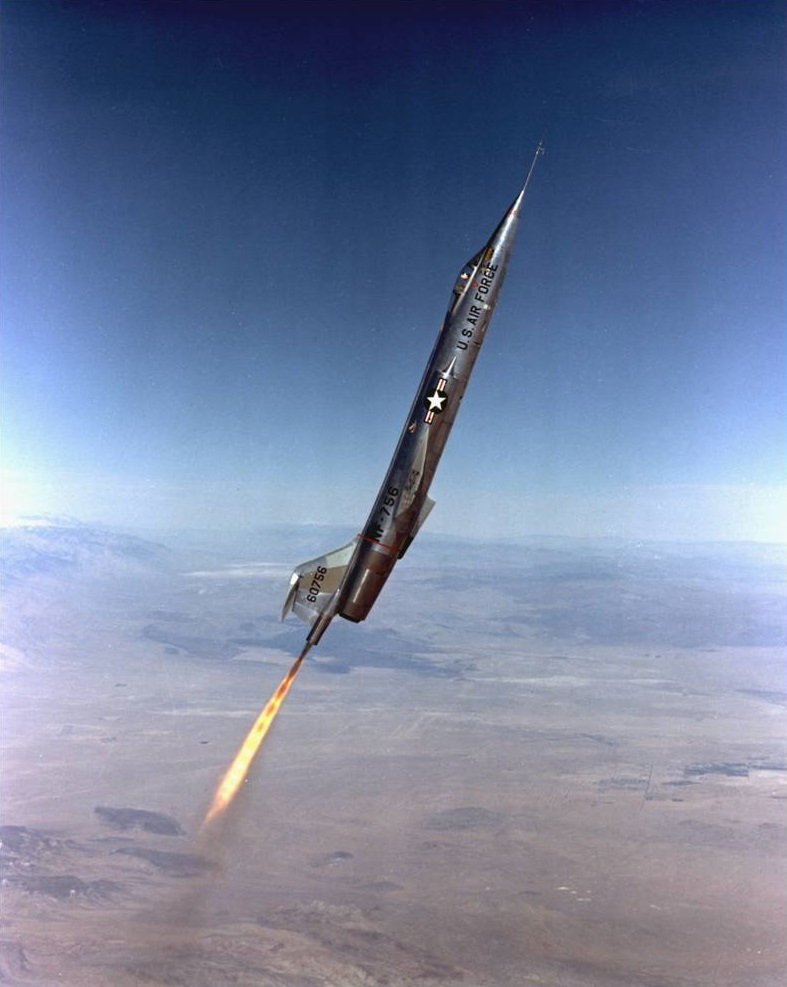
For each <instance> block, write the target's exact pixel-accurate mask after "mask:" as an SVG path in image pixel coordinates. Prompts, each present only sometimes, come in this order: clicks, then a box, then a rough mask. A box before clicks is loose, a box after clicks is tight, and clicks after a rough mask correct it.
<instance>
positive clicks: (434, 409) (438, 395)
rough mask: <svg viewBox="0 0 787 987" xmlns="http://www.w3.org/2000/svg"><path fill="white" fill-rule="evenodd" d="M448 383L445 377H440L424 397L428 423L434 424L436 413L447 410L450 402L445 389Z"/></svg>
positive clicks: (425, 418)
mask: <svg viewBox="0 0 787 987" xmlns="http://www.w3.org/2000/svg"><path fill="white" fill-rule="evenodd" d="M447 383H448V382H447V381H446V379H445V378H444V377H440V378H439V380H438V381H437V383H436V384H435V386H434V387H433V388H432V390H431V391H429V393H428V394H427V395H426V397H425V398H424V406H425V408H426V414H425V415H424V421H425V422H426V424H427V425H431V424H432V422H433V421H434V418H435V415H440V414H442V413H443V412H444V411H445V406H446V405H447V404H448V392H447V391H446V389H445V385H446V384H447Z"/></svg>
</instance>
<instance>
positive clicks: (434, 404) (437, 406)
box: [426, 392, 446, 411]
mask: <svg viewBox="0 0 787 987" xmlns="http://www.w3.org/2000/svg"><path fill="white" fill-rule="evenodd" d="M445 398H446V396H445V394H438V393H437V392H435V393H434V394H430V395H429V396H428V397H427V399H426V400H427V401H428V402H429V411H442V410H443V405H444V404H445Z"/></svg>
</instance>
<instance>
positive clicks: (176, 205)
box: [2, 0, 787, 547]
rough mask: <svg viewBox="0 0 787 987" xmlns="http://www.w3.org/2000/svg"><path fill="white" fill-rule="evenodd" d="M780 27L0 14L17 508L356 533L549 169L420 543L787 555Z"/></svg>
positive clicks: (681, 12)
mask: <svg viewBox="0 0 787 987" xmlns="http://www.w3.org/2000/svg"><path fill="white" fill-rule="evenodd" d="M786 11H787V8H786V7H785V4H783V3H759V2H748V0H747V2H727V3H724V2H721V3H718V2H714V3H701V2H690V3H681V2H669V3H667V2H628V3H599V2H592V3H562V2H559V0H555V2H550V3H546V2H542V3H525V2H523V3H519V2H503V3H500V2H488V3H475V2H474V3H462V2H457V3H440V2H428V3H419V2H406V3H405V2H402V3H346V4H345V3H318V2H309V3H304V4H300V3H297V2H287V3H245V4H230V3H221V2H210V3H190V2H179V3H155V2H145V3H142V2H139V3H122V2H117V0H113V2H111V3H103V2H79V0H72V2H65V3H50V2H40V0H5V2H4V3H3V6H2V55H3V62H2V64H3V70H2V71H3V86H2V128H3V131H2V138H3V166H2V183H3V184H2V194H3V214H2V235H3V264H2V293H3V303H2V304H3V326H4V331H3V335H4V345H3V350H4V382H5V383H4V388H3V390H4V418H5V440H4V449H5V452H4V460H5V468H6V470H7V471H8V477H9V484H8V490H9V492H10V494H9V502H10V504H11V508H12V509H14V508H15V509H17V510H21V511H26V512H39V511H49V512H57V513H69V514H72V515H76V516H78V517H83V518H85V519H88V520H94V519H98V520H103V521H106V522H107V523H111V524H116V525H122V526H132V525H138V524H144V525H153V524H156V525H162V526H172V525H202V524H205V525H215V526H230V527H245V526H254V525H257V524H260V523H264V522H267V521H292V522H299V521H318V522H321V521H326V522H335V523H346V524H348V525H351V526H352V525H360V524H361V523H362V521H363V519H364V517H365V513H366V511H367V509H368V507H369V506H370V503H371V500H372V497H373V495H374V493H375V492H376V489H377V485H378V483H379V482H380V480H381V479H382V474H383V471H384V469H385V467H386V465H387V463H388V459H389V457H390V454H391V452H392V451H393V446H394V444H395V441H396V438H397V436H398V434H399V430H400V428H401V425H402V421H403V419H404V416H405V414H406V412H407V408H408V406H409V403H410V400H411V398H412V395H413V392H414V390H415V387H416V384H417V382H418V379H419V377H420V373H421V370H422V367H423V364H424V362H425V360H426V358H427V356H428V354H429V352H430V350H431V347H432V344H433V341H434V337H435V335H436V332H437V329H438V327H439V324H440V321H441V319H442V316H443V314H444V310H445V305H446V301H447V298H448V294H449V292H450V288H451V286H452V283H453V279H454V277H455V275H456V273H457V271H458V270H459V268H460V267H461V265H462V264H463V263H464V261H465V260H466V259H467V258H468V257H469V256H470V255H471V254H472V253H473V252H474V251H475V250H477V249H478V247H480V246H481V245H482V244H483V243H484V242H485V240H486V239H487V237H488V235H489V234H490V233H491V231H492V229H493V228H494V226H495V225H496V223H497V221H498V220H499V218H500V216H501V214H502V212H503V210H504V209H505V208H506V206H507V205H508V203H509V202H510V200H511V199H512V198H513V196H514V195H515V194H516V192H517V190H518V187H519V186H520V185H521V182H522V179H523V177H524V174H525V171H526V168H527V165H528V163H529V160H530V157H531V155H532V152H533V148H534V146H535V144H536V143H537V141H538V140H539V139H540V138H541V137H543V138H544V139H545V142H546V145H547V153H546V156H545V157H544V158H543V159H542V161H541V162H540V164H539V167H538V170H537V173H536V175H535V178H534V181H533V184H532V186H531V190H530V192H529V195H528V200H527V202H526V206H525V211H524V216H523V221H522V224H521V227H520V233H519V240H518V244H517V248H516V251H515V254H514V257H513V260H512V263H511V266H510V269H509V273H508V280H507V282H506V286H505V289H504V292H503V296H502V299H501V302H500V305H499V307H498V310H497V313H496V315H495V319H494V321H493V324H492V328H491V329H490V332H489V336H488V337H487V342H486V344H485V347H484V352H483V353H482V356H481V359H480V361H479V364H478V368H477V370H476V375H475V377H474V379H473V381H472V383H471V386H470V388H469V390H468V394H467V397H466V399H465V402H464V404H463V411H462V414H461V415H460V417H459V419H458V422H457V426H456V429H455V431H454V434H453V436H452V439H451V442H450V443H449V446H448V449H447V452H446V456H445V459H444V462H443V464H442V466H441V470H440V473H439V474H438V478H437V481H436V484H435V487H434V489H433V495H434V496H435V497H436V499H437V500H438V508H437V509H436V510H435V512H434V513H433V515H432V518H430V522H429V527H430V529H431V530H435V531H461V530H467V531H468V533H473V532H475V533H479V534H488V535H505V534H527V533H539V532H548V533H568V534H620V535H625V536H630V537H648V536H651V537H679V538H682V537H714V538H715V537H727V538H730V537H747V538H764V539H773V538H776V537H780V536H781V537H785V536H786V535H785V532H784V527H783V522H782V528H781V532H780V531H779V530H778V526H779V521H780V518H781V516H782V514H783V513H784V501H783V497H780V494H781V495H783V485H784V484H785V443H786V437H785V381H786V380H787V375H786V374H785V295H784V275H785V269H786V265H785V256H784V255H785V203H786V202H787V196H785V182H786V181H787V155H786V154H785V67H786V66H787V59H786V58H785V39H786V37H787V35H786V32H785V14H786ZM780 487H781V488H780ZM468 519H470V526H469V528H468V527H467V525H468ZM316 547H319V546H316Z"/></svg>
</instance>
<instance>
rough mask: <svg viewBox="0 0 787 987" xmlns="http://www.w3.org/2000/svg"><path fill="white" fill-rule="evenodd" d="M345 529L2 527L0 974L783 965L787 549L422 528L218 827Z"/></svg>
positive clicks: (633, 976)
mask: <svg viewBox="0 0 787 987" xmlns="http://www.w3.org/2000/svg"><path fill="white" fill-rule="evenodd" d="M344 534H352V532H348V533H344V532H334V531H327V530H321V529H317V528H315V529H299V530H292V531H288V530H286V529H270V530H267V531H265V530H263V531H259V532H254V533H251V534H244V535H243V536H242V537H238V538H236V539H232V538H230V537H226V538H223V539H219V538H215V537H214V538H209V537H208V536H207V535H205V536H204V537H202V536H201V535H200V533H190V534H183V533H181V534H179V535H177V536H176V535H174V534H173V536H172V537H169V538H168V537H166V536H162V537H161V538H159V539H156V538H154V537H145V538H137V537H132V536H130V535H125V534H120V533H117V532H109V531H103V530H100V529H93V528H89V527H86V526H81V525H76V524H68V525H67V524H64V523H59V524H49V525H43V526H38V527H29V528H18V529H13V530H9V531H7V532H6V533H5V541H4V550H3V554H4V558H5V565H6V575H5V593H4V598H5V602H4V607H5V610H4V621H3V642H4V669H3V692H2V707H3V727H2V730H3V776H4V782H3V798H2V825H3V828H2V833H1V834H0V836H1V837H2V848H1V849H0V855H1V857H2V867H3V887H2V924H3V927H2V948H3V953H2V961H1V964H2V965H0V982H2V983H5V984H9V985H23V984H24V985H36V987H50V985H55V984H57V985H68V987H100V985H112V987H138V985H139V987H142V985H157V984H160V985H188V987H225V985H241V987H252V985H254V987H269V985H271V987H273V985H275V987H317V985H336V987H345V985H346V987H353V985H364V987H378V985H379V987H383V985H385V987H403V985H419V987H437V985H441V987H454V985H462V987H509V985H510V987H513V985H521V984H538V985H550V987H684V985H695V987H706V985H707V987H710V985H714V987H777V985H781V984H783V983H784V982H785V979H786V978H787V942H786V941H785V936H784V928H785V927H787V911H786V909H785V904H786V903H787V868H785V859H786V858H787V839H786V837H787V742H786V738H787V716H786V713H787V682H786V681H785V661H784V657H785V641H787V608H785V573H786V572H787V552H785V550H784V549H783V548H779V547H776V546H767V545H753V544H745V545H743V544H741V545H664V544H660V545H659V544H645V543H643V544H636V545H632V544H624V543H614V542H603V543H602V542H583V541H568V540H566V541H562V540H555V539H550V540H539V541H537V540H533V541H532V542H522V543H519V544H509V545H506V546H500V545H491V544H487V543H482V542H475V541H472V540H467V541H466V542H455V541H449V540H447V539H441V538H437V537H432V538H430V537H429V536H428V535H424V536H423V537H421V538H419V541H418V543H417V544H416V545H414V546H413V548H412V549H411V551H410V553H409V554H408V557H407V558H406V559H405V560H404V561H403V562H402V564H401V565H400V566H399V567H398V568H397V570H396V573H395V574H394V576H393V577H392V579H391V581H390V583H389V585H388V587H386V590H385V593H384V594H383V596H382V597H381V599H380V601H379V603H378V605H377V607H376V609H375V611H374V613H373V614H372V616H371V617H370V618H369V620H368V621H367V622H366V623H365V624H362V625H360V626H353V625H350V624H347V623H345V622H342V621H336V622H335V623H334V625H332V627H331V628H330V630H329V631H328V633H327V634H326V636H325V638H324V639H323V641H322V642H321V643H320V645H319V647H318V648H316V649H315V650H314V651H313V652H312V655H311V656H310V657H309V659H308V661H307V663H306V664H305V665H304V667H303V670H302V671H301V673H300V675H299V677H298V679H297V681H296V683H295V685H294V687H293V690H292V692H291V694H290V696H289V698H288V699H287V702H286V704H285V706H284V708H283V710H282V713H281V715H280V716H279V718H278V720H277V721H276V723H275V725H274V727H273V729H272V731H271V733H270V735H269V737H268V739H267V741H266V743H265V745H264V747H263V750H262V752H261V754H260V757H259V758H258V760H257V761H256V762H255V764H254V767H253V769H252V772H251V774H250V776H249V778H248V780H247V782H246V784H245V785H244V788H243V790H242V792H241V794H240V796H239V798H238V800H237V802H236V803H235V804H234V805H233V806H232V807H231V809H230V811H229V812H228V814H227V815H226V817H225V818H223V819H222V820H221V821H220V823H219V824H218V825H216V826H215V827H212V828H210V829H209V830H208V831H201V829H200V823H201V820H202V818H203V816H204V813H205V811H206V809H207V806H208V804H209V802H210V799H211V796H212V793H213V790H214V789H215V786H216V784H217V782H218V780H219V778H220V777H221V774H222V772H223V770H224V769H225V768H226V766H227V765H228V763H229V761H230V759H231V758H232V756H233V754H234V753H235V750H236V748H237V746H238V744H239V743H240V741H241V740H242V739H243V736H244V735H245V732H246V730H247V729H248V727H249V726H250V725H251V723H252V721H253V719H254V717H255V716H256V714H257V712H258V711H259V709H260V707H261V706H262V704H263V703H264V702H265V701H266V699H267V698H268V696H269V695H270V693H271V692H272V691H273V689H274V688H275V687H276V685H277V683H278V682H279V680H280V679H281V677H282V675H283V674H284V672H285V671H286V669H287V668H288V667H289V664H290V662H291V661H292V658H293V657H294V655H295V654H297V652H298V650H299V649H300V646H301V644H302V642H303V639H304V636H305V630H306V628H305V626H304V625H302V624H300V623H299V622H298V621H297V620H295V619H292V620H291V621H288V622H287V623H286V624H281V623H279V621H278V613H279V611H280V608H281V604H282V602H283V598H284V595H285V592H286V586H287V581H288V577H289V572H290V570H291V568H292V566H293V565H294V564H295V563H298V562H300V561H303V560H304V559H307V558H310V557H312V556H314V555H316V554H318V553H319V552H321V551H324V550H326V549H329V548H332V547H334V546H335V545H337V544H340V543H341V540H340V539H341V538H342V536H343V535H344Z"/></svg>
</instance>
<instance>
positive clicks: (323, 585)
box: [281, 538, 358, 627]
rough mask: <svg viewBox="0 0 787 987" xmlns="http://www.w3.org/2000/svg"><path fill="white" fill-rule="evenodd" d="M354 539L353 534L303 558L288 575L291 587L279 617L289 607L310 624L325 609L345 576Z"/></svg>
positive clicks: (288, 610) (287, 611) (284, 615)
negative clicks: (344, 541)
mask: <svg viewBox="0 0 787 987" xmlns="http://www.w3.org/2000/svg"><path fill="white" fill-rule="evenodd" d="M357 542H358V539H357V538H354V539H353V540H352V541H351V542H348V543H347V544H346V545H343V546H342V547H341V548H337V549H335V550H334V551H333V552H327V553H326V554H325V555H321V556H320V557H319V558H317V559H312V560H311V561H310V562H303V563H302V564H301V565H299V566H298V567H297V568H296V569H295V571H294V572H293V574H292V576H290V589H289V592H288V593H287V599H286V600H285V601H284V607H283V609H282V612H281V619H282V620H284V618H285V617H286V616H287V614H288V613H289V612H290V611H292V612H293V613H294V614H295V615H296V616H297V617H300V618H301V620H303V621H304V622H305V623H307V624H308V625H309V626H310V627H311V626H312V625H313V624H314V623H315V622H316V621H317V619H318V617H320V616H322V614H323V613H325V611H326V610H327V609H328V607H329V605H330V603H331V600H332V599H333V596H334V594H335V593H336V590H337V589H338V588H339V586H340V585H341V582H342V579H344V574H345V572H346V571H347V566H348V565H349V563H350V559H351V558H352V556H353V552H354V551H355V546H356V544H357Z"/></svg>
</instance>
